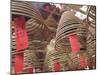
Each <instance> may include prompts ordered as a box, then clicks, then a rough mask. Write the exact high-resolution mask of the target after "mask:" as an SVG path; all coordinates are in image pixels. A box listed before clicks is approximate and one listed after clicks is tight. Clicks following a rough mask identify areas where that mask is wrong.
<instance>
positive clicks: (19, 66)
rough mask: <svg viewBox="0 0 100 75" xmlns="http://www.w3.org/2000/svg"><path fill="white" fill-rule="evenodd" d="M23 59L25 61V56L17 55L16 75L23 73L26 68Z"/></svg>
mask: <svg viewBox="0 0 100 75" xmlns="http://www.w3.org/2000/svg"><path fill="white" fill-rule="evenodd" d="M23 59H24V56H23V54H18V55H15V66H14V68H15V73H18V72H22V71H23V68H24V64H23V62H24V61H23Z"/></svg>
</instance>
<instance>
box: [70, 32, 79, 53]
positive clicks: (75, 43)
mask: <svg viewBox="0 0 100 75" xmlns="http://www.w3.org/2000/svg"><path fill="white" fill-rule="evenodd" d="M68 38H69V41H70V44H71V48H72V52H73V53H77V52H79V50H80V44H79V41H78V38H77V35H76V34H72V35H69V36H68Z"/></svg>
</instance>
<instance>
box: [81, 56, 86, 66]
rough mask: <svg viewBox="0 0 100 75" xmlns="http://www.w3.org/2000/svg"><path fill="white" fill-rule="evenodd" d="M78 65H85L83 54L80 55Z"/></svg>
mask: <svg viewBox="0 0 100 75" xmlns="http://www.w3.org/2000/svg"><path fill="white" fill-rule="evenodd" d="M80 66H81V67H86V60H85V57H84V56H80Z"/></svg>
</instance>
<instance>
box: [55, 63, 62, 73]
mask: <svg viewBox="0 0 100 75" xmlns="http://www.w3.org/2000/svg"><path fill="white" fill-rule="evenodd" d="M54 71H55V72H59V71H61V65H60V63H59V62H56V63H54Z"/></svg>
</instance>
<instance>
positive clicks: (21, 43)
mask: <svg viewBox="0 0 100 75" xmlns="http://www.w3.org/2000/svg"><path fill="white" fill-rule="evenodd" d="M14 25H15V33H16V50H17V51H18V50H22V49H25V48H27V47H28V37H27V32H26V29H25V18H24V17H23V16H20V17H16V18H14Z"/></svg>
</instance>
